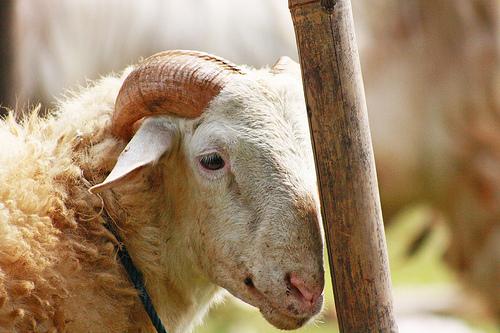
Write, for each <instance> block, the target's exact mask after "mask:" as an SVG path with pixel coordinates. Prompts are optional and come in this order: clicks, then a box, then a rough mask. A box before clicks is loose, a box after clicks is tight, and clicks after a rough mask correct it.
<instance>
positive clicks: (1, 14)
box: [0, 0, 14, 115]
mask: <svg viewBox="0 0 500 333" xmlns="http://www.w3.org/2000/svg"><path fill="white" fill-rule="evenodd" d="M13 7H14V1H12V0H2V1H0V106H11V105H12V95H13V92H12V87H13V82H12V80H13V74H12V73H13V67H14V65H13V62H14V61H13V60H14V55H13V51H12V49H13V45H12V37H13V36H12V30H13V28H12V22H13V13H14V11H13ZM2 110H3V109H0V115H2V114H3V113H2V112H3V111H2Z"/></svg>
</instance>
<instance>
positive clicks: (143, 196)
mask: <svg viewBox="0 0 500 333" xmlns="http://www.w3.org/2000/svg"><path fill="white" fill-rule="evenodd" d="M115 100H116V103H115ZM304 107H305V104H304V99H303V94H302V86H301V80H300V69H299V66H298V64H297V63H294V62H293V61H292V60H290V59H289V58H286V57H285V58H281V59H280V61H279V62H278V63H277V64H276V66H275V67H273V68H267V69H263V70H255V69H251V68H248V67H239V66H236V65H234V64H232V63H230V62H228V61H226V60H224V59H222V58H219V57H216V56H212V55H209V54H206V53H201V52H195V51H167V52H162V53H159V54H157V55H154V56H152V57H150V58H148V59H146V60H145V61H143V62H142V63H141V64H139V65H138V66H134V67H133V68H129V69H128V70H126V71H125V73H124V74H123V75H121V76H109V77H105V78H103V79H101V80H100V81H98V82H97V83H96V84H91V85H90V86H89V87H88V88H85V89H82V90H81V91H79V92H76V93H73V94H72V96H71V97H68V98H66V99H64V100H62V101H60V103H59V104H58V106H57V107H56V109H55V110H54V111H53V112H52V113H51V114H50V115H48V116H46V117H41V116H39V115H38V114H37V113H36V112H34V113H32V114H26V115H25V117H24V118H23V119H22V120H21V122H17V121H16V120H15V118H14V117H13V116H12V115H11V116H9V117H8V118H7V119H6V120H4V121H1V122H0V139H1V141H2V142H3V144H5V145H6V147H7V148H6V149H2V150H1V152H0V162H1V167H0V184H1V185H0V301H1V302H0V331H2V332H4V331H5V332H28V331H54V330H57V331H60V332H63V331H67V332H137V331H141V332H143V331H152V329H151V325H150V323H149V322H148V318H147V317H146V316H145V312H144V310H143V309H142V306H141V305H140V302H139V298H138V297H137V294H136V291H135V290H134V289H133V286H132V284H131V283H130V282H129V281H128V277H127V275H126V274H125V272H124V270H123V268H122V267H121V266H120V264H119V261H118V259H117V258H116V253H115V245H114V244H116V243H117V239H116V238H115V236H114V235H113V234H112V233H110V231H109V230H108V229H107V228H106V227H105V225H106V224H114V225H116V226H115V228H116V229H117V230H118V231H117V232H118V233H119V234H120V238H121V239H123V241H124V244H125V246H126V247H127V248H128V250H129V253H130V256H131V258H132V260H133V261H134V262H135V264H136V266H137V267H138V268H139V270H140V271H141V272H142V274H143V275H144V281H145V286H146V289H147V290H148V291H149V294H150V295H151V297H152V300H153V303H154V305H155V307H156V310H157V312H158V313H159V315H160V317H161V318H162V319H163V321H164V323H165V325H166V327H167V328H168V330H169V332H189V331H191V329H192V328H193V327H194V326H195V325H196V324H198V323H199V322H200V321H201V319H202V317H203V315H204V314H205V312H206V311H207V310H208V308H209V305H210V304H211V303H213V301H214V300H215V299H217V298H221V291H222V289H221V288H220V287H222V288H225V289H226V290H228V291H229V292H231V293H232V294H233V295H234V296H236V297H238V298H240V299H242V300H244V301H245V302H247V303H249V304H251V305H254V306H255V307H257V308H259V310H260V311H261V313H262V315H263V316H264V317H265V318H266V319H267V320H268V321H269V322H270V323H272V324H273V325H275V326H276V327H278V328H281V329H295V328H298V327H300V326H302V325H303V324H304V323H306V322H307V321H308V320H309V319H311V318H312V317H313V316H315V315H316V314H318V313H319V311H320V310H321V307H322V303H323V296H322V292H323V286H324V268H323V241H322V238H321V226H320V219H319V213H318V212H319V202H318V197H317V188H316V179H315V169H314V159H313V155H312V150H311V143H310V140H309V134H308V125H307V118H306V117H307V116H306V112H305V110H304ZM35 111H36V110H35ZM89 189H90V191H91V192H92V193H98V194H100V195H99V196H96V195H94V194H91V193H90V192H89ZM104 210H105V211H106V212H107V213H106V214H109V216H110V217H111V218H107V219H106V218H105V217H103V216H106V214H103V211H104Z"/></svg>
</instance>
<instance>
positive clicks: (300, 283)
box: [285, 273, 321, 305]
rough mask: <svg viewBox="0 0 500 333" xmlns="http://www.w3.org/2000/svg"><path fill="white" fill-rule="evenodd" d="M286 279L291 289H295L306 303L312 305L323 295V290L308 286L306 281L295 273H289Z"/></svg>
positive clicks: (297, 294)
mask: <svg viewBox="0 0 500 333" xmlns="http://www.w3.org/2000/svg"><path fill="white" fill-rule="evenodd" d="M285 279H286V281H287V283H288V284H289V286H290V287H291V289H292V290H295V294H296V296H297V297H298V298H300V299H302V301H303V302H304V303H307V304H310V305H312V304H314V303H316V301H317V299H318V297H319V296H320V295H321V292H318V291H315V290H314V289H313V288H310V287H308V286H307V284H306V282H305V281H304V280H303V279H301V278H300V277H298V276H297V274H295V273H290V274H287V275H286V277H285Z"/></svg>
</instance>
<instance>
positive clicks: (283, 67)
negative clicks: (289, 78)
mask: <svg viewBox="0 0 500 333" xmlns="http://www.w3.org/2000/svg"><path fill="white" fill-rule="evenodd" d="M271 72H272V73H274V74H281V73H289V74H292V75H300V65H299V64H298V63H296V62H295V61H293V60H292V59H291V58H289V57H287V56H282V57H280V58H279V59H278V61H276V63H275V64H274V65H273V66H272V67H271Z"/></svg>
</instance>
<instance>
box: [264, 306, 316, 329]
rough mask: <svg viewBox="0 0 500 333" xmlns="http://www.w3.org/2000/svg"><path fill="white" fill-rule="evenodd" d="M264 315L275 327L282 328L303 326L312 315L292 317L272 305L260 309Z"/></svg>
mask: <svg viewBox="0 0 500 333" xmlns="http://www.w3.org/2000/svg"><path fill="white" fill-rule="evenodd" d="M259 310H260V313H261V314H262V316H263V317H264V318H265V319H266V320H267V321H268V322H269V323H270V324H271V325H273V326H274V327H276V328H279V329H281V330H295V329H298V328H300V327H302V326H303V325H304V324H305V323H306V322H308V321H309V319H311V318H312V317H305V318H304V317H303V318H298V317H291V316H289V315H286V314H284V313H283V312H281V311H279V310H276V309H274V308H271V307H265V308H262V309H259Z"/></svg>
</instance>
